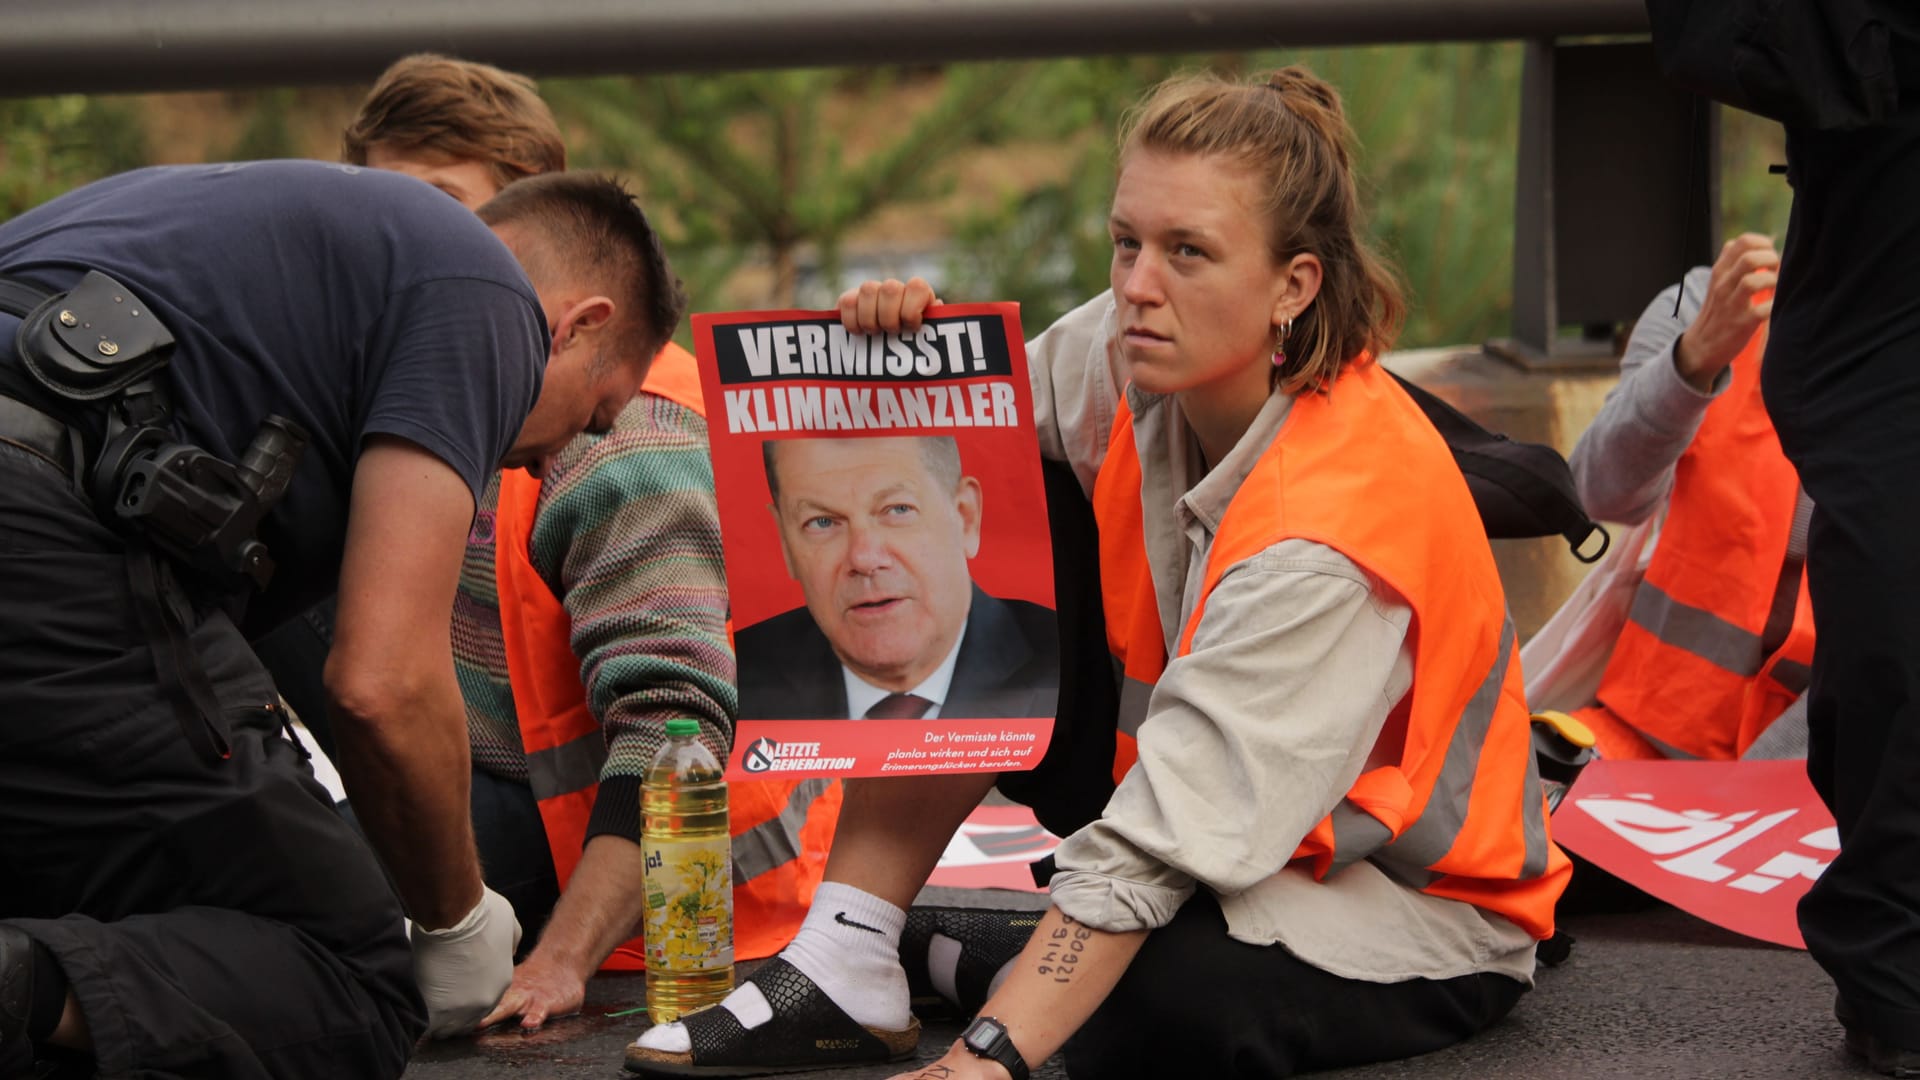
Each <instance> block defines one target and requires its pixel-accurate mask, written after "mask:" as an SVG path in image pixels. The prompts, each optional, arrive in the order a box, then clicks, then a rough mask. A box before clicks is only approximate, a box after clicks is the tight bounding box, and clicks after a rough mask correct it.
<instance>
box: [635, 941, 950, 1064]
mask: <svg viewBox="0 0 1920 1080" xmlns="http://www.w3.org/2000/svg"><path fill="white" fill-rule="evenodd" d="M747 981H748V982H750V983H752V984H754V985H755V986H758V987H759V988H760V993H761V994H763V995H765V996H766V999H767V1004H768V1005H769V1006H771V1007H772V1009H773V1019H771V1020H768V1021H767V1022H766V1023H764V1024H761V1025H760V1026H759V1027H756V1028H752V1029H748V1028H745V1027H742V1026H741V1024H740V1020H739V1018H738V1017H736V1016H734V1015H733V1013H731V1012H728V1011H727V1010H726V1009H723V1008H720V1007H719V1006H717V1005H716V1006H713V1007H710V1008H705V1009H701V1010H700V1011H699V1012H692V1013H688V1014H687V1015H685V1016H683V1017H681V1018H680V1022H681V1023H682V1024H685V1025H686V1026H687V1035H688V1036H689V1037H690V1038H691V1040H692V1043H693V1049H692V1050H691V1051H688V1052H682V1053H669V1052H667V1051H665V1050H651V1049H648V1048H646V1047H644V1046H638V1045H630V1046H628V1047H627V1070H628V1071H629V1072H635V1073H639V1074H640V1075H642V1076H767V1075H771V1074H774V1073H795V1072H811V1071H813V1070H815V1069H831V1068H835V1067H838V1066H844V1065H874V1064H881V1063H884V1062H890V1061H905V1060H907V1059H908V1058H911V1057H912V1056H913V1051H914V1048H915V1047H917V1046H918V1045H919V1044H920V1021H918V1020H913V1021H910V1022H909V1023H908V1024H907V1029H906V1030H905V1031H882V1030H880V1029H878V1028H870V1027H867V1026H865V1025H863V1024H858V1023H855V1022H854V1020H853V1018H852V1017H850V1016H848V1015H847V1014H846V1013H845V1012H843V1011H841V1009H840V1006H838V1005H835V1004H834V1003H833V999H832V998H829V997H828V996H827V995H826V994H825V992H823V991H822V990H821V989H820V987H819V986H817V985H815V984H814V981H813V980H812V979H809V978H807V977H806V975H804V974H802V973H801V971H800V969H799V968H796V967H794V966H793V965H792V964H789V963H787V962H786V961H785V960H782V959H781V958H780V957H777V956H776V957H774V958H773V959H771V960H769V961H767V962H766V963H765V964H763V965H761V967H760V970H758V971H756V972H754V973H753V974H752V975H749V976H748V977H747Z"/></svg>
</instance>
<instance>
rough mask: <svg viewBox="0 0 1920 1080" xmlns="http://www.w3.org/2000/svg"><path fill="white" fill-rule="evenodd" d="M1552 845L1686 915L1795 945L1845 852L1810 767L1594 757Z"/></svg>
mask: <svg viewBox="0 0 1920 1080" xmlns="http://www.w3.org/2000/svg"><path fill="white" fill-rule="evenodd" d="M1553 838H1554V840H1556V841H1558V842H1559V843H1560V844H1561V846H1563V847H1565V848H1567V849H1568V850H1569V851H1573V852H1575V853H1577V854H1579V855H1580V856H1581V857H1582V858H1585V859H1588V860H1590V861H1592V862H1593V863H1594V864H1595V865H1597V866H1599V867H1600V868H1601V869H1603V870H1605V871H1607V872H1608V873H1610V874H1613V875H1614V876H1616V877H1619V878H1621V879H1623V880H1625V881H1627V882H1629V883H1630V884H1632V885H1634V886H1636V887H1638V888H1640V889H1643V890H1645V891H1646V892H1648V893H1650V894H1652V895H1654V896H1656V897H1658V898H1660V899H1662V900H1665V901H1666V902H1668V903H1670V904H1672V905H1674V906H1675V907H1677V908H1680V909H1681V910H1683V911H1686V912H1689V913H1691V914H1693V915H1698V916H1699V917H1700V918H1703V919H1705V920H1707V921H1708V922H1710V923H1713V924H1715V925H1717V926H1724V927H1726V928H1727V929H1729V930H1732V931H1734V932H1736V933H1741V934H1746V935H1747V936H1749V937H1756V938H1759V939H1761V940H1762V941H1771V942H1773V943H1774V944H1776V945H1788V946H1792V947H1793V948H1796V949H1804V948H1806V942H1805V941H1803V940H1802V939H1801V937H1800V926H1799V923H1798V922H1797V921H1796V919H1795V916H1794V907H1795V905H1797V904H1798V903H1799V902H1800V898H1801V897H1802V896H1804V895H1806V892H1807V890H1808V889H1809V888H1811V887H1812V885H1813V882H1814V880H1815V879H1816V878H1818V877H1819V876H1820V872H1821V871H1823V870H1825V869H1826V868H1827V864H1828V863H1829V862H1832V861H1833V857H1834V854H1835V853H1836V852H1838V851H1839V850H1840V836H1839V833H1838V831H1836V830H1835V829H1834V827H1833V816H1832V815H1831V814H1829V813H1828V812H1827V808H1826V806H1825V805H1824V804H1822V803H1821V801H1820V797H1819V796H1818V795H1817V794H1815V793H1814V790H1813V785H1812V784H1810V783H1808V781H1807V764H1806V762H1804V761H1595V762H1593V763H1592V764H1590V765H1588V766H1587V767H1586V769H1585V770H1584V771H1582V772H1581V774H1580V779H1579V780H1578V781H1577V782H1576V783H1575V784H1574V787H1573V790H1572V791H1570V792H1569V793H1568V795H1567V799H1566V801H1565V802H1563V803H1562V804H1561V805H1560V809H1559V810H1558V811H1556V812H1555V813H1554V815H1553Z"/></svg>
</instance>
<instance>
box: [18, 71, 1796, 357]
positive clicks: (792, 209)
mask: <svg viewBox="0 0 1920 1080" xmlns="http://www.w3.org/2000/svg"><path fill="white" fill-rule="evenodd" d="M1521 51H1522V50H1521V47H1520V46H1519V45H1518V44H1512V43H1502V44H1444V45H1412V46H1382V47H1369V48H1349V49H1317V50H1303V51H1287V52H1257V53H1234V54H1217V55H1208V56H1193V55H1189V56H1147V57H1127V58H1095V59H1073V60H1054V61H1044V62H1032V63H1018V64H1015V63H994V64H956V65H952V66H949V67H946V68H911V69H895V68H878V69H875V68H863V69H815V70H796V71H779V72H753V73H739V74H724V75H675V76H658V77H620V78H603V79H579V80H558V79H556V80H549V81H547V82H546V83H545V84H544V85H543V87H542V89H543V92H544V93H545V94H546V95H547V97H548V99H549V100H550V101H551V102H552V104H553V106H554V109H555V112H556V114H557V115H558V116H559V118H560V119H561V121H562V124H563V126H564V127H565V128H566V130H567V135H568V139H569V143H570V146H571V148H572V150H573V158H574V162H575V164H577V165H583V166H592V167H607V168H613V169H616V170H619V171H622V172H624V173H627V174H628V175H630V176H631V177H632V178H633V179H634V181H635V183H636V186H637V187H638V188H639V189H640V190H641V191H642V192H643V193H644V195H645V199H646V202H647V205H648V206H649V207H650V209H651V210H652V212H653V214H654V216H655V217H656V218H657V219H658V220H659V224H660V226H661V229H662V232H663V234H664V235H665V237H666V239H667V241H668V250H669V252H670V253H671V254H672V256H673V258H674V261H675V264H676V266H677V267H678V269H679V270H680V272H681V274H682V276H683V277H684V278H686V280H687V284H688V288H689V292H690V293H691V294H692V295H693V297H694V306H695V309H696V310H713V309H717V308H724V307H731V306H745V305H754V306H759V305H764V304H768V303H781V304H785V303H791V302H793V299H794V297H795V296H796V292H797V286H798V284H799V282H800V280H801V279H802V278H803V277H805V276H808V275H811V280H813V281H814V282H816V285H817V286H824V287H825V288H826V289H827V294H828V295H831V292H832V291H837V289H838V288H839V287H841V286H842V285H844V284H846V283H847V282H846V281H845V280H844V278H845V277H846V276H847V273H848V272H847V271H846V270H845V264H846V261H847V259H848V257H849V254H850V244H853V243H865V244H868V245H873V244H876V243H885V238H884V236H876V235H875V233H876V231H879V232H884V231H885V229H886V226H885V224H884V222H886V221H897V220H898V218H897V217H894V218H887V217H885V215H887V214H888V213H890V212H891V213H894V214H896V215H897V214H898V213H899V211H900V208H901V207H903V206H905V207H910V208H916V209H917V210H918V211H919V212H920V213H921V214H923V215H933V216H937V217H938V218H939V220H938V221H935V222H934V223H933V225H934V229H933V234H934V235H936V236H938V237H944V245H943V246H944V248H945V254H944V256H943V257H941V258H939V259H938V261H937V262H936V264H935V265H936V266H937V267H938V269H937V270H936V271H935V276H936V277H937V278H938V280H937V281H936V284H937V285H938V286H939V288H940V291H941V294H942V295H943V296H944V297H946V298H947V299H951V300H959V299H1011V300H1018V301H1020V302H1021V303H1022V304H1023V306H1024V314H1023V322H1024V323H1025V324H1026V326H1027V329H1028V332H1029V333H1032V332H1036V331H1038V330H1039V329H1040V328H1042V327H1044V326H1045V325H1046V324H1047V323H1048V322H1050V321H1051V320H1052V319H1053V318H1054V317H1055V316H1057V315H1058V314H1060V313H1061V312H1063V311H1065V310H1066V309H1067V308H1069V307H1070V306H1072V305H1073V304H1075V303H1077V302H1079V301H1080V300H1082V299H1085V298H1086V297H1088V296H1091V295H1093V294H1094V293H1096V292H1098V291H1099V290H1100V289H1102V288H1104V287H1105V286H1106V280H1107V261H1108V254H1109V252H1108V242H1107V238H1106V230H1105V218H1106V210H1107V201H1108V199H1109V197H1110V196H1111V194H1112V188H1113V180H1114V158H1113V133H1114V131H1115V130H1116V128H1117V127H1118V124H1119V121H1120V118H1121V115H1122V113H1123V112H1124V111H1125V109H1126V108H1127V107H1128V106H1129V105H1131V104H1132V103H1133V102H1134V101H1135V100H1137V99H1138V97H1139V95H1140V94H1141V93H1142V92H1143V91H1144V90H1145V89H1146V88H1148V87H1150V86H1151V85H1153V83H1155V82H1156V81H1158V80H1159V79H1161V78H1164V77H1165V76H1167V75H1168V74H1171V73H1173V72H1175V71H1178V70H1184V69H1200V68H1211V69H1214V70H1219V71H1222V72H1225V73H1229V74H1235V73H1237V74H1255V73H1258V72H1262V71H1265V70H1269V69H1271V68H1274V67H1277V66H1280V65H1282V64H1286V63H1301V64H1305V65H1307V66H1308V67H1310V68H1312V69H1313V70H1314V71H1315V72H1317V73H1318V74H1320V75H1321V76H1322V77H1324V78H1326V79H1327V80H1328V81H1329V82H1331V83H1333V84H1334V85H1335V86H1337V87H1339V88H1340V90H1341V93H1342V94H1343V96H1344V99H1345V104H1346V108H1347V112H1348V116H1349V119H1350V121H1351V123H1352V125H1353V127H1354V130H1355V132H1356V134H1357V136H1358V139H1359V143H1360V148H1361V149H1360V158H1359V162H1360V167H1361V170H1362V173H1363V192H1364V196H1365V200H1366V205H1367V209H1368V214H1369V219H1370V228H1371V230H1372V233H1373V235H1374V237H1375V239H1376V241H1377V243H1378V244H1379V246H1380V247H1381V248H1382V249H1383V250H1384V252H1385V253H1386V254H1387V255H1388V256H1389V257H1390V258H1392V259H1393V261H1394V262H1396V263H1397V264H1398V265H1399V266H1400V267H1401V269H1402V271H1403V273H1404V275H1405V278H1406V281H1407V285H1408V291H1409V295H1410V299H1411V301H1412V305H1411V314H1410V318H1409V320H1408V324H1407V326H1406V329H1405V331H1404V332H1403V334H1402V336H1401V344H1402V345H1404V346H1421V345H1433V344H1449V343H1460V342H1474V341H1480V340H1483V339H1485V338H1488V337H1492V336H1497V335H1499V334H1501V333H1504V332H1505V331H1506V329H1507V325H1508V318H1509V312H1510V308H1511V276H1512V269H1511V249H1512V229H1513V185H1514V148H1515V145H1516V141H1517V133H1518V127H1519V81H1520V66H1521ZM352 96H353V95H352V94H342V93H341V92H339V91H337V90H336V91H331V92H312V93H311V94H309V93H307V92H301V91H292V90H273V91H265V92H260V93H253V94H243V95H229V96H228V98H229V100H230V101H231V102H232V103H233V106H234V107H235V108H237V109H239V110H240V113H241V115H240V116H239V120H240V122H239V124H238V126H237V129H236V130H237V131H238V135H237V136H236V137H233V138H230V139H227V140H224V141H223V142H222V143H220V144H218V145H214V146H210V147H208V148H207V149H206V155H207V156H208V157H225V158H256V157H270V156H286V155H290V154H294V153H297V152H298V150H299V148H300V147H301V146H308V147H312V146H316V145H317V146H326V145H329V144H330V142H331V141H332V139H333V137H334V134H333V133H334V132H337V130H338V125H339V123H340V122H341V121H342V120H344V117H342V116H339V115H337V109H338V108H339V107H341V106H342V104H343V103H350V102H351V101H352ZM310 102H331V103H332V105H331V106H329V107H331V108H334V109H335V110H336V112H335V113H325V111H324V110H320V111H317V112H316V111H315V109H316V108H317V106H316V107H313V108H309V107H308V105H309V103H310ZM346 107H350V104H347V105H346ZM1723 116H1724V119H1723V151H1722V154H1723V156H1722V209H1723V214H1724V224H1725V228H1726V231H1727V232H1728V233H1729V234H1731V233H1733V232H1737V231H1741V230H1743V229H1754V230H1758V231H1763V232H1768V233H1771V234H1772V235H1774V236H1775V237H1776V238H1779V237H1780V236H1781V235H1782V233H1783V231H1784V228H1785V224H1786V208H1787V205H1788V200H1789V193H1788V191H1787V188H1786V186H1785V184H1784V183H1782V182H1781V181H1780V178H1778V177H1775V176H1769V175H1768V174H1767V172H1766V165H1767V164H1768V163H1770V162H1772V161H1778V160H1781V153H1782V150H1781V136H1780V130H1779V127H1778V126H1777V125H1774V124H1771V123H1769V122H1766V121H1762V120H1759V119H1756V118H1753V117H1750V116H1746V115H1744V114H1739V113H1734V112H1732V111H1727V112H1725V113H1724V114H1723ZM303 123H304V124H307V125H308V126H309V127H313V126H315V125H318V126H322V127H324V126H327V125H331V126H332V131H319V132H318V135H319V136H320V137H318V138H314V137H308V138H305V139H302V138H301V137H300V132H299V130H298V129H299V127H300V125H301V124H303ZM311 134H313V133H312V132H309V135H311ZM983 148H993V149H994V153H997V154H999V155H1001V157H1002V158H1003V159H1004V160H1008V161H1012V162H1015V163H1018V162H1020V161H1021V160H1022V159H1023V158H1031V159H1032V160H1034V161H1036V162H1038V161H1044V162H1046V164H1047V167H1046V168H1042V169H1038V170H1036V171H1035V174H1034V176H1027V175H1026V174H1025V173H1020V175H1021V178H1022V181H1023V182H1021V183H1019V184H1018V185H1016V186H1014V187H1012V188H1011V189H1008V190H1005V191H1004V193H989V194H986V195H978V194H974V193H973V189H968V196H967V197H955V191H956V183H957V177H959V176H960V175H961V174H962V172H963V170H964V169H965V168H966V167H967V166H968V164H969V161H970V159H972V158H973V157H975V156H976V154H977V153H978V152H979V151H981V150H982V149H983ZM150 159H151V155H150V151H149V147H148V145H147V137H146V135H145V128H144V126H143V121H142V111H141V103H140V101H139V99H132V98H88V97H77V96H68V97H59V98H41V99H27V100H0V220H4V219H5V218H7V217H10V216H12V215H13V214H15V213H18V212H19V211H21V210H23V209H26V208H27V207H30V206H32V205H35V204H36V203H39V202H41V201H44V200H45V199H48V198H51V197H52V196H54V195H57V194H59V193H60V192H62V191H64V190H67V189H68V188H71V187H73V186H76V185H78V184H81V183H84V182H86V181H88V180H91V179H94V178H96V177H99V176H103V175H107V174H109V173H113V172H117V171H121V170H124V169H127V168H133V167H136V166H139V165H142V164H145V163H147V162H148V161H149V160H150ZM1015 171H1016V172H1019V171H1018V170H1015ZM863 230H865V231H864V232H863ZM934 242H935V243H936V244H939V243H940V242H939V241H938V240H936V241H934ZM1623 242H1631V238H1623ZM749 279H752V280H756V281H759V282H761V284H760V285H758V286H755V287H753V288H748V287H746V286H744V285H743V284H742V282H744V281H747V280H749ZM819 291H820V289H819V288H818V287H816V288H815V289H814V290H813V291H812V292H809V293H808V295H809V296H816V295H817V294H818V293H819Z"/></svg>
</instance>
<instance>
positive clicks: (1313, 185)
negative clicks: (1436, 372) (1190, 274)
mask: <svg viewBox="0 0 1920 1080" xmlns="http://www.w3.org/2000/svg"><path fill="white" fill-rule="evenodd" d="M1353 142H1354V138H1353V130H1352V129H1351V128H1350V127H1348V125H1347V119H1346V114H1345V113H1344V112H1343V111H1342V109H1341V107H1340V95H1339V93H1338V92H1337V91H1336V90H1334V88H1333V87H1332V86H1330V85H1328V84H1327V83H1325V82H1323V81H1321V80H1320V79H1319V78H1317V77H1315V76H1314V75H1313V74H1312V73H1311V72H1309V71H1307V70H1306V69H1305V68H1300V67H1287V68H1282V69H1280V70H1279V71H1276V72H1274V73H1273V74H1272V75H1271V76H1269V77H1268V79H1267V80H1266V81H1265V82H1245V83H1241V82H1230V81H1228V80H1225V79H1222V78H1220V77H1219V76H1216V75H1196V76H1183V77H1176V78H1173V79H1169V80H1168V81H1166V82H1164V83H1161V84H1160V85H1159V86H1158V87H1155V88H1154V90H1153V91H1152V92H1151V93H1150V94H1149V95H1148V96H1147V97H1146V99H1145V100H1144V101H1142V102H1141V103H1140V104H1139V105H1137V106H1135V107H1134V108H1133V109H1132V110H1130V111H1129V113H1128V115H1127V118H1126V119H1125V120H1124V121H1123V122H1122V124H1121V129H1120V166H1121V168H1122V169H1123V170H1124V169H1125V168H1126V162H1127V159H1128V158H1129V157H1130V156H1131V155H1133V154H1134V153H1137V152H1140V151H1152V152H1156V153H1164V154H1194V155H1200V156H1216V155H1217V156H1219V157H1222V158H1225V159H1226V160H1228V161H1232V162H1235V163H1237V164H1239V165H1242V166H1244V167H1245V168H1247V169H1249V170H1250V171H1251V172H1252V174H1253V176H1254V177H1255V179H1256V181H1257V182H1258V184H1259V189H1260V201H1259V203H1258V207H1257V208H1258V210H1259V211H1260V212H1261V213H1263V214H1265V216H1266V219H1267V227H1268V245H1269V248H1270V249H1271V253H1272V256H1273V259H1274V262H1275V264H1276V265H1279V264H1282V263H1285V262H1286V261H1287V260H1288V259H1291V258H1292V257H1293V256H1295V255H1298V254H1301V253H1303V252H1304V253H1310V254H1312V255H1314V256H1317V257H1318V258H1319V260H1320V265H1321V282H1320V292H1319V295H1318V296H1316V297H1315V298H1314V301H1313V302H1312V303H1311V304H1309V305H1307V308H1306V310H1304V311H1302V312H1300V314H1299V315H1297V316H1295V317H1294V320H1293V328H1292V332H1291V333H1290V334H1289V335H1288V337H1287V340H1286V354H1287V359H1286V363H1285V364H1284V365H1282V366H1280V367H1278V368H1276V369H1275V370H1274V382H1275V384H1276V385H1278V386H1279V387H1280V388H1282V389H1284V390H1286V391H1287V392H1288V393H1298V392H1300V391H1302V390H1308V389H1312V390H1325V389H1326V388H1328V387H1329V386H1331V385H1332V384H1333V381H1334V380H1335V379H1336V378H1338V377H1339V374H1340V372H1341V370H1342V369H1344V368H1345V367H1346V365H1347V364H1349V363H1351V362H1353V361H1354V360H1356V359H1359V358H1360V357H1362V356H1365V355H1373V356H1378V355H1379V354H1380V353H1382V352H1384V351H1385V350H1386V349H1387V347H1388V346H1389V345H1391V344H1392V342H1393V339H1394V336H1395V335H1396V334H1398V333H1399V329H1400V324H1401V323H1402V321H1403V320H1404V319H1405V317H1406V300H1405V298H1404V295H1403V293H1402V290H1401V286H1400V281H1399V275H1398V274H1397V273H1396V272H1395V271H1394V269H1393V268H1392V267H1391V266H1390V265H1388V264H1387V263H1386V262H1385V261H1384V260H1383V259H1381V258H1380V256H1378V255H1376V254H1375V253H1374V252H1373V250H1372V249H1371V248H1370V247H1369V246H1368V244H1367V242H1366V239H1365V237H1364V236H1362V235H1361V217H1360V198H1359V192H1358V186H1357V184H1356V182H1355V180H1354V176H1353V154H1352V150H1351V147H1352V144H1353Z"/></svg>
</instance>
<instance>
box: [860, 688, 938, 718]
mask: <svg viewBox="0 0 1920 1080" xmlns="http://www.w3.org/2000/svg"><path fill="white" fill-rule="evenodd" d="M931 708H933V702H931V701H928V700H927V699H926V698H923V697H917V696H915V695H913V694H888V695H887V696H886V697H883V698H881V699H880V700H879V701H876V702H874V703H873V708H871V709H868V710H867V713H866V719H868V720H918V719H920V718H921V717H923V716H925V715H927V710H928V709H931Z"/></svg>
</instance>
